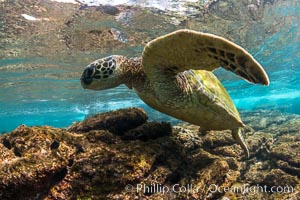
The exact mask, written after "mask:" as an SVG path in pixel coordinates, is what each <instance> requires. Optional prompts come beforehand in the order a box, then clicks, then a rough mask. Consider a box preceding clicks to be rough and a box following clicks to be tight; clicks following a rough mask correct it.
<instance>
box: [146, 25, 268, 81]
mask: <svg viewBox="0 0 300 200" xmlns="http://www.w3.org/2000/svg"><path fill="white" fill-rule="evenodd" d="M142 64H143V67H144V70H145V72H146V74H147V75H148V77H149V79H150V81H151V79H153V80H154V79H155V81H156V80H157V76H155V74H156V73H162V72H166V73H169V75H171V74H173V75H174V76H175V75H177V74H178V73H179V72H183V71H186V70H189V69H193V70H207V71H212V70H214V69H216V68H218V67H220V66H221V67H223V68H224V69H226V70H229V71H232V72H234V73H235V74H237V75H239V76H240V77H242V78H244V79H246V80H247V81H249V82H252V83H259V84H263V85H269V78H268V76H267V74H266V72H265V71H264V69H263V68H262V66H261V65H260V64H259V63H258V62H257V61H256V60H255V59H254V58H253V57H252V56H251V55H250V54H249V53H248V52H247V51H246V50H245V49H243V48H242V47H240V46H238V45H237V44H235V43H233V42H230V41H228V40H226V39H225V38H222V37H219V36H216V35H213V34H207V33H201V32H196V31H192V30H179V31H175V32H173V33H170V34H167V35H165V36H162V37H158V38H157V39H155V40H152V41H151V42H149V43H148V44H147V45H146V46H145V48H144V51H143V60H142ZM170 73H171V74H170Z"/></svg>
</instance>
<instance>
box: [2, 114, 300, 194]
mask: <svg viewBox="0 0 300 200" xmlns="http://www.w3.org/2000/svg"><path fill="white" fill-rule="evenodd" d="M258 113H260V114H259V115H258ZM243 115H245V116H248V117H245V122H246V124H250V125H254V124H256V125H258V124H260V123H259V122H260V121H261V120H263V118H264V116H265V117H266V119H265V120H263V121H265V122H261V126H259V125H258V126H253V127H252V128H250V127H249V128H247V129H245V135H246V142H247V144H248V145H249V148H250V152H251V156H250V158H249V159H246V158H245V157H244V156H243V154H242V150H241V148H240V147H239V146H238V145H237V144H236V143H235V141H234V140H233V139H232V138H231V135H230V131H209V132H203V133H202V132H199V127H197V126H193V125H189V124H180V125H177V126H171V125H170V124H169V123H165V122H148V121H147V114H146V113H145V112H144V111H143V110H142V109H138V108H130V109H121V110H117V111H112V112H109V113H103V114H98V115H95V116H91V117H89V118H87V119H85V120H84V121H82V122H78V123H75V124H73V125H72V126H71V127H69V128H68V129H58V128H53V127H49V126H42V127H27V126H25V125H21V126H19V127H18V128H17V129H15V130H14V131H12V132H10V133H6V134H3V135H1V136H0V197H1V199H223V200H225V199H299V198H300V196H299V189H300V184H299V179H300V154H299V150H300V123H299V122H300V117H299V116H297V115H289V116H285V115H281V117H278V116H280V115H279V113H278V112H275V111H274V112H264V111H259V112H258V111H257V112H256V113H247V114H246V113H243ZM273 115H274V116H273ZM275 116H277V118H276V117H275ZM287 131H288V132H287Z"/></svg>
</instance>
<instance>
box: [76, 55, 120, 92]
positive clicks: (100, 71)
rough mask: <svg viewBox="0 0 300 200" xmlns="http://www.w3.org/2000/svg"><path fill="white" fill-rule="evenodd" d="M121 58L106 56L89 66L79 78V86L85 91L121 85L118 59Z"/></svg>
mask: <svg viewBox="0 0 300 200" xmlns="http://www.w3.org/2000/svg"><path fill="white" fill-rule="evenodd" d="M122 57H123V56H108V57H105V58H102V59H98V60H96V61H94V62H92V63H91V64H89V65H88V66H87V67H86V68H85V69H84V71H83V73H82V76H81V79H80V80H81V85H82V87H83V88H85V89H91V90H105V89H109V88H113V87H117V86H119V85H120V84H122V83H123V82H122V70H121V69H120V58H122Z"/></svg>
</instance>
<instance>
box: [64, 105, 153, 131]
mask: <svg viewBox="0 0 300 200" xmlns="http://www.w3.org/2000/svg"><path fill="white" fill-rule="evenodd" d="M147 119H148V117H147V114H146V113H145V112H144V111H143V110H141V109H138V108H132V109H120V110H116V111H113V112H110V113H103V114H98V115H95V116H92V117H89V118H87V119H85V120H84V121H82V122H79V123H76V124H74V125H72V126H71V127H69V128H68V131H73V132H87V131H90V130H109V131H110V132H112V133H115V134H122V133H124V132H126V131H128V130H130V129H133V128H135V127H137V126H139V125H141V124H143V123H145V122H146V121H147Z"/></svg>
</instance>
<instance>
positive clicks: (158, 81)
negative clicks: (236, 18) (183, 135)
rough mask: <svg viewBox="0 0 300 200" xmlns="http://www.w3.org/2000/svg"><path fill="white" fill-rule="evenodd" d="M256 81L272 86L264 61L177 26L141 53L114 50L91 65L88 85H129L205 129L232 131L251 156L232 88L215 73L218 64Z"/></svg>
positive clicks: (219, 39)
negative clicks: (134, 55) (129, 54)
mask: <svg viewBox="0 0 300 200" xmlns="http://www.w3.org/2000/svg"><path fill="white" fill-rule="evenodd" d="M220 66H221V67H223V68H224V69H226V70H229V71H232V72H234V73H235V74H237V75H239V76H241V77H242V78H244V79H246V80H247V81H249V82H252V83H259V84H263V85H269V79H268V76H267V74H266V73H265V71H264V69H263V68H262V67H261V65H260V64H259V63H258V62H257V61H256V60H255V59H254V58H253V57H252V56H251V55H250V54H249V53H248V52H247V51H246V50H245V49H243V48H242V47H240V46H238V45H236V44H235V43H233V42H230V41H228V40H226V39H224V38H222V37H219V36H216V35H212V34H207V33H201V32H196V31H192V30H178V31H175V32H173V33H170V34H167V35H165V36H161V37H158V38H156V39H154V40H152V41H151V42H149V43H148V44H147V45H146V46H145V48H144V51H143V54H142V57H141V58H127V57H124V56H120V55H112V56H109V57H106V58H102V59H99V60H96V61H94V62H92V63H91V64H89V65H88V66H87V67H86V68H85V70H84V72H83V74H82V77H81V84H82V86H83V88H86V89H92V90H103V89H108V88H113V87H116V86H118V85H120V84H125V85H127V86H128V88H130V89H134V91H135V92H136V93H137V94H138V96H139V97H140V98H141V99H142V100H143V101H144V102H145V103H146V104H148V105H149V106H151V107H152V108H154V109H156V110H158V111H160V112H162V113H165V114H167V115H170V116H173V117H175V118H177V119H180V120H183V121H186V122H189V123H191V124H195V125H199V126H200V128H201V129H202V130H226V129H230V130H232V136H233V137H234V138H235V140H236V141H237V142H238V143H239V144H240V145H241V147H242V149H243V150H244V152H245V154H246V155H247V156H248V157H249V150H248V148H247V145H246V143H245V142H244V139H243V137H242V135H241V128H242V127H244V126H245V125H244V123H243V122H242V120H241V118H240V115H239V113H238V111H237V109H236V107H235V105H234V103H233V102H232V100H231V98H230V96H229V95H228V93H227V91H226V90H225V88H224V87H223V85H222V84H221V83H220V81H219V80H218V79H217V78H216V76H215V75H214V74H213V73H212V71H213V70H214V69H216V68H218V67H220Z"/></svg>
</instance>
